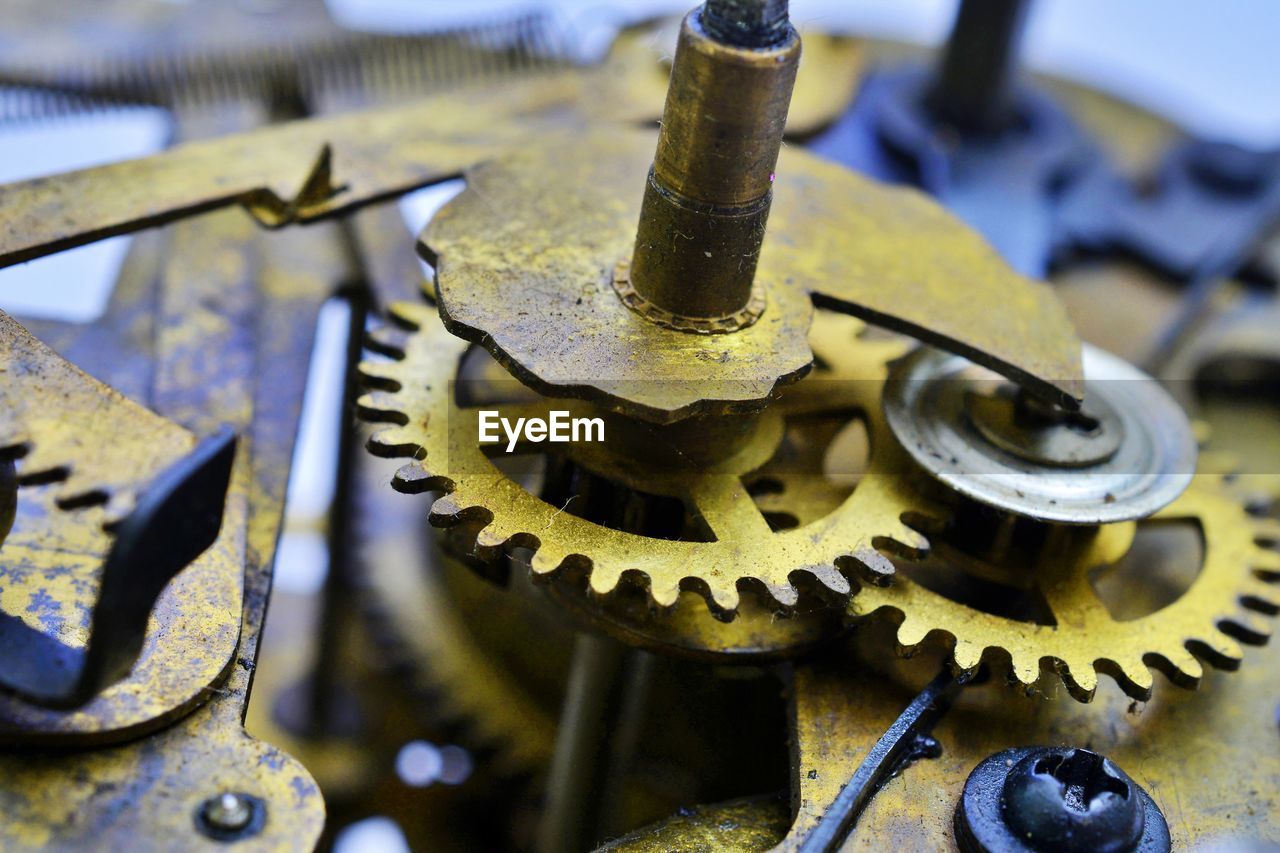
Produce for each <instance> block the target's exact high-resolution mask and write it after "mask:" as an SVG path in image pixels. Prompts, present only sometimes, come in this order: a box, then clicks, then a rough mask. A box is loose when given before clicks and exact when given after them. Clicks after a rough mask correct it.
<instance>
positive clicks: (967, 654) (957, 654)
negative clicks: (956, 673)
mask: <svg viewBox="0 0 1280 853" xmlns="http://www.w3.org/2000/svg"><path fill="white" fill-rule="evenodd" d="M952 658H953V659H954V660H955V663H956V667H957V668H958V669H960V670H963V671H964V672H973V671H974V670H976V669H977V668H978V664H980V663H981V662H982V647H981V646H980V645H978V644H977V643H972V642H969V641H968V640H957V641H956V647H955V650H954V651H953V652H952Z"/></svg>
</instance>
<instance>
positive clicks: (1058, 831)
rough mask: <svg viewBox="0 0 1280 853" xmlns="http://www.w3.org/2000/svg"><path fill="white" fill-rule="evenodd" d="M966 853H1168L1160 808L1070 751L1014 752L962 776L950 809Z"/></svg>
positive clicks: (1113, 770) (1101, 764)
mask: <svg viewBox="0 0 1280 853" xmlns="http://www.w3.org/2000/svg"><path fill="white" fill-rule="evenodd" d="M955 833H956V843H957V844H958V845H959V847H960V849H961V850H963V851H965V853H997V851H998V853H1040V851H1044V853H1076V851H1086V850H1087V851H1095V850H1096V851H1107V852H1108V853H1127V851H1134V853H1168V850H1169V848H1170V839H1169V826H1168V824H1167V823H1166V822H1165V819H1164V815H1162V814H1161V813H1160V808H1159V806H1157V805H1156V803H1155V801H1154V800H1152V799H1151V796H1150V795H1149V794H1147V792H1146V791H1144V790H1143V789H1142V788H1141V787H1140V786H1139V785H1138V784H1137V783H1136V782H1134V781H1133V780H1132V779H1130V778H1129V777H1128V776H1127V775H1125V773H1124V771H1123V770H1121V769H1120V768H1119V767H1117V766H1116V765H1115V764H1114V763H1113V762H1111V761H1108V760H1107V759H1106V758H1104V757H1103V756H1101V755H1098V754H1097V753H1095V752H1091V751H1089V750H1086V749H1072V748H1070V747H1044V746H1041V747H1018V748H1016V749H1007V750H1004V751H1003V752H997V753H995V754H994V755H991V756H989V757H988V758H987V759H985V760H984V761H983V762H982V763H980V764H979V765H978V766H977V767H975V768H974V770H973V772H972V773H970V774H969V778H968V780H967V781H966V782H965V785H964V794H963V795H962V796H961V798H960V802H959V803H958V804H957V806H956V816H955Z"/></svg>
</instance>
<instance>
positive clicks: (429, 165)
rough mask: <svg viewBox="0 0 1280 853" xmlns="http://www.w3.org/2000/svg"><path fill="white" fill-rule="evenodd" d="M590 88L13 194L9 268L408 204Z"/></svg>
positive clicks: (423, 108)
mask: <svg viewBox="0 0 1280 853" xmlns="http://www.w3.org/2000/svg"><path fill="white" fill-rule="evenodd" d="M579 82H580V81H579V78H577V77H572V76H567V75H565V74H550V73H549V74H545V75H535V76H533V77H530V78H527V79H524V80H520V81H518V82H510V83H508V84H506V85H504V86H502V87H497V88H495V87H489V88H485V87H479V89H478V90H477V91H466V90H465V89H463V90H459V91H454V92H450V93H445V94H440V95H436V96H433V97H430V98H426V99H423V100H422V101H418V102H416V103H414V104H413V105H411V106H407V107H406V106H401V107H387V108H380V109H372V110H368V111H365V112H355V113H347V114H343V115H340V116H334V117H327V118H319V119H313V120H306V121H296V122H291V123H288V124H282V125H276V126H272V127H268V128H263V129H259V130H253V131H249V132H247V133H242V134H236V135H231V136H227V137H223V138H215V139H211V140H202V141H197V142H188V143H185V144H183V145H179V146H176V147H174V148H171V149H169V150H167V151H164V152H162V153H160V154H157V155H155V156H152V157H148V158H144V159H141V160H129V161H124V162H121V163H113V164H109V165H106V166H99V167H95V168H90V169H84V170H81V171H77V172H69V173H66V174H63V175H58V176H54V177H46V178H34V179H31V180H28V181H20V182H17V183H13V184H9V185H8V186H5V187H3V188H0V204H2V205H3V207H4V209H5V211H6V216H5V219H4V221H3V222H2V223H0V266H8V265H11V264H14V263H19V262H21V261H24V260H30V259H32V258H35V257H40V256H42V255H47V254H50V253H53V252H58V251H62V250H64V249H68V248H71V247H73V246H78V245H81V244H84V243H88V242H93V241H95V240H100V239H103V238H104V237H109V236H112V235H115V234H122V233H127V232H130V231H136V230H138V229H141V228H147V227H150V226H154V225H160V224H163V223H165V222H170V221H173V220H175V219H179V218H182V217H184V216H189V215H192V214H195V213H199V212H201V211H206V210H212V209H215V208H219V207H226V206H231V205H237V204H239V205H243V206H245V207H246V208H247V209H248V210H249V211H250V213H252V214H253V215H254V217H256V218H257V219H258V220H259V221H260V222H261V223H262V224H264V225H267V226H269V227H278V226H282V225H286V224H289V223H293V222H305V221H310V220H313V219H316V218H320V217H325V216H330V215H334V214H336V213H339V212H344V211H348V210H351V209H353V208H355V207H359V206H361V205H365V204H369V203H372V202H375V201H379V200H382V199H385V198H389V197H393V196H396V195H400V194H402V193H405V192H408V191H409V190H413V189H417V188H418V187H421V186H425V185H427V184H430V183H433V182H435V181H439V180H442V179H444V178H447V177H450V176H452V175H455V174H458V173H459V172H461V171H462V170H463V169H464V168H465V167H466V166H468V165H469V164H471V163H474V162H476V161H477V160H479V159H482V158H484V157H487V156H492V155H493V154H495V153H497V152H499V151H501V150H504V149H505V148H508V147H510V146H511V145H513V144H517V143H518V142H520V141H521V140H523V139H525V138H526V137H527V136H528V135H529V134H535V133H537V132H538V131H539V127H540V125H541V123H542V122H544V121H545V120H547V116H548V114H553V113H554V112H555V110H556V109H557V108H563V107H565V106H566V105H567V104H569V103H571V102H572V101H573V100H574V98H575V97H576V95H577V94H578V92H579V85H578V84H579ZM481 92H482V93H483V94H481Z"/></svg>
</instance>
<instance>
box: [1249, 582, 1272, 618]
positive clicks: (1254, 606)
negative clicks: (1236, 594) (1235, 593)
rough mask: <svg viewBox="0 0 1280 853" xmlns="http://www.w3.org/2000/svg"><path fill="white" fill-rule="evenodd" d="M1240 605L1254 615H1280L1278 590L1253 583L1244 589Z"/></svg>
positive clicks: (1263, 584)
mask: <svg viewBox="0 0 1280 853" xmlns="http://www.w3.org/2000/svg"><path fill="white" fill-rule="evenodd" d="M1240 604H1241V605H1243V606H1245V607H1247V608H1249V609H1250V610H1252V611H1254V612H1256V613H1265V614H1266V615H1268V616H1275V615H1277V614H1280V589H1277V588H1276V587H1274V586H1268V585H1267V584H1265V583H1263V582H1261V581H1254V582H1253V583H1251V584H1248V585H1247V586H1246V587H1245V592H1244V594H1243V595H1241V596H1240Z"/></svg>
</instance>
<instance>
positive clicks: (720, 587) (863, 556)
mask: <svg viewBox="0 0 1280 853" xmlns="http://www.w3.org/2000/svg"><path fill="white" fill-rule="evenodd" d="M393 313H394V316H395V318H396V319H397V320H398V321H399V322H400V323H401V324H403V325H404V326H406V327H408V328H410V329H411V330H412V334H410V335H408V336H407V338H406V339H405V341H404V346H403V348H402V349H401V348H399V347H398V346H397V345H396V344H394V343H390V342H389V341H388V340H387V339H386V338H384V339H383V349H384V351H388V352H393V353H394V354H396V355H398V356H399V358H398V360H392V361H366V362H365V363H364V364H363V365H362V366H361V371H362V373H363V374H364V376H365V377H366V379H367V380H368V381H369V382H370V383H371V384H373V385H376V386H379V387H381V388H383V389H386V390H380V391H375V392H373V393H370V394H368V395H366V396H364V397H362V398H361V400H360V409H361V414H362V415H363V416H365V417H366V418H368V419H370V420H378V421H390V422H393V423H396V424H398V425H397V426H393V427H391V428H388V429H384V430H382V431H380V432H378V433H377V434H375V435H374V436H373V438H372V439H371V440H370V442H369V446H370V448H371V450H373V451H374V452H375V453H378V454H379V455H384V456H391V457H412V458H413V459H414V460H415V461H414V462H412V463H410V464H409V465H407V466H405V467H404V468H402V469H401V470H400V471H399V472H398V474H397V476H396V478H395V481H394V485H395V487H396V488H397V489H399V490H400V491H404V492H411V493H416V492H424V491H443V492H444V493H445V494H444V496H443V497H440V498H439V499H438V500H436V502H435V503H434V504H433V505H432V508H431V521H432V523H433V524H435V525H437V526H441V527H451V526H455V525H463V526H464V530H465V531H467V532H466V537H467V539H468V540H470V545H469V547H471V549H472V552H473V554H474V555H475V556H476V557H478V558H480V559H481V560H483V561H488V562H490V563H496V562H500V561H502V560H503V559H504V556H505V554H506V553H507V552H508V551H509V550H510V549H514V548H528V549H532V550H533V551H534V552H535V553H534V555H533V558H532V560H531V561H530V563H531V566H532V570H533V572H534V574H535V576H550V575H552V574H553V573H557V572H560V571H562V570H568V571H569V572H572V573H576V572H582V573H583V574H586V575H588V576H589V588H590V590H591V591H592V592H593V593H595V594H597V595H604V594H608V593H611V592H613V591H614V590H615V589H617V588H618V587H619V584H620V582H625V583H626V584H627V585H630V586H640V587H643V588H646V589H647V590H648V593H649V595H650V597H651V600H652V601H653V602H655V603H656V604H657V605H658V606H659V607H661V608H664V609H665V608H670V607H671V606H673V605H674V604H675V603H676V600H677V598H678V596H679V594H680V592H681V591H682V590H693V591H696V592H698V593H700V594H701V595H702V596H703V597H704V598H705V599H706V600H707V602H708V604H709V605H710V607H711V609H712V611H713V612H714V613H716V615H718V616H721V617H722V618H731V617H732V614H733V613H734V612H735V611H736V609H737V607H738V603H739V592H740V590H742V589H746V588H755V589H757V590H759V591H762V592H764V593H766V594H767V596H768V597H769V598H767V599H765V600H772V601H773V602H776V603H777V604H778V605H780V606H781V607H782V608H783V609H791V608H793V607H794V605H795V604H796V602H797V601H798V597H799V591H798V590H797V588H796V586H795V585H794V584H793V580H796V579H798V575H803V574H805V573H807V574H808V575H811V576H812V577H814V578H816V579H817V581H818V582H819V583H820V584H821V587H822V588H825V590H826V591H828V592H829V593H834V594H835V595H836V596H838V597H841V598H843V597H845V596H847V595H848V594H849V592H850V591H851V586H850V583H849V580H848V578H847V577H846V573H847V572H850V571H858V572H860V573H861V575H862V577H863V579H864V580H870V581H871V582H873V583H877V582H883V580H884V577H885V576H887V575H888V574H891V573H892V571H893V566H892V564H891V563H890V561H889V560H888V559H887V558H886V557H885V556H884V555H883V554H881V553H880V552H879V550H878V549H883V548H885V547H890V548H892V549H893V550H895V551H902V552H904V553H906V552H915V553H922V552H923V550H924V549H925V548H926V547H927V542H926V541H925V539H924V538H923V537H922V536H921V535H920V534H919V533H918V532H916V531H914V530H912V529H911V528H909V527H907V526H906V525H905V524H904V523H903V522H902V520H901V514H902V511H903V510H904V509H907V508H911V507H913V505H914V503H915V500H914V499H913V498H911V496H910V494H909V493H908V492H906V491H905V490H904V489H905V484H904V483H903V478H902V477H900V476H898V474H897V472H900V471H901V470H902V466H903V464H904V463H905V459H904V458H903V456H902V453H901V451H900V450H899V449H898V448H897V445H896V444H895V443H894V441H893V439H892V437H891V436H890V434H889V433H888V431H887V427H886V426H885V424H884V421H883V420H882V419H881V417H880V415H879V397H880V390H881V387H882V385H883V381H884V377H885V373H886V368H885V365H886V363H887V362H888V361H889V360H891V359H892V358H894V357H896V356H897V355H900V354H901V353H902V351H903V348H904V344H903V343H901V342H898V341H883V340H867V339H860V338H858V337H857V334H858V333H859V332H860V331H861V330H862V328H863V326H862V324H861V323H860V322H858V321H856V320H852V319H850V318H847V317H841V316H839V315H834V314H830V315H829V314H827V313H826V312H818V314H819V316H820V318H821V319H820V321H819V322H818V323H816V324H815V327H814V334H813V335H812V344H813V346H814V349H815V351H816V352H818V354H819V359H820V363H821V364H822V365H824V366H825V367H823V368H821V369H819V370H817V371H815V373H814V374H813V376H812V377H811V378H810V379H807V380H805V381H804V382H801V383H799V384H798V385H797V386H795V387H794V388H792V389H789V390H788V392H787V393H786V394H784V395H783V396H782V397H781V399H779V400H778V402H777V403H775V404H774V405H772V406H770V408H769V410H768V411H767V412H766V413H765V414H764V415H762V416H761V421H760V423H759V425H758V427H757V428H756V429H755V431H754V436H755V437H754V438H753V439H751V440H750V441H749V442H748V443H747V445H746V446H745V447H744V448H743V450H742V451H741V452H738V453H736V454H734V455H733V456H732V457H731V458H730V459H729V460H728V461H726V462H724V463H722V464H720V465H719V466H718V467H717V468H715V469H714V470H710V471H708V470H705V469H702V468H699V467H697V466H686V467H685V468H684V469H683V470H682V471H679V472H677V473H676V474H672V473H671V472H667V473H665V474H658V475H655V476H653V477H650V478H646V477H645V475H644V472H643V471H642V470H640V471H638V470H637V469H638V468H639V469H642V468H643V467H644V466H643V465H637V463H636V462H635V461H634V460H633V461H630V462H628V461H627V460H625V459H619V458H614V457H613V456H611V455H609V454H610V453H613V452H614V451H612V450H610V445H608V444H606V443H598V444H594V445H585V444H583V445H573V446H572V447H573V448H575V449H580V448H584V447H586V448H591V450H589V451H588V452H587V458H584V459H583V460H582V464H584V465H585V466H587V467H589V468H590V469H592V470H595V471H597V472H598V471H607V472H609V473H610V474H611V475H612V476H614V477H615V478H616V477H619V476H620V477H624V478H630V479H631V480H632V482H634V483H638V484H640V485H643V486H644V487H645V491H646V492H648V493H650V494H655V493H656V494H660V495H667V496H670V497H676V498H679V499H680V500H682V501H683V502H684V503H685V505H686V506H688V507H689V512H690V513H691V514H692V515H693V516H695V517H696V518H697V519H698V520H699V521H702V522H705V524H706V526H707V527H708V528H709V530H710V535H711V540H712V541H682V540H675V539H659V538H655V537H649V536H642V535H638V534H634V533H628V532H623V531H622V530H618V529H613V528H611V527H606V526H604V525H603V524H599V523H595V522H593V521H589V520H587V519H585V518H580V517H578V516H575V515H573V514H572V513H571V512H568V511H565V510H566V507H564V506H554V505H552V504H550V503H548V502H545V501H543V500H541V499H540V498H539V497H537V496H536V495H534V494H531V493H530V492H529V491H527V490H526V489H525V488H524V487H523V486H522V485H521V484H520V483H519V482H517V481H516V480H514V479H512V478H511V477H508V476H507V475H505V474H503V473H501V472H500V471H499V469H498V468H497V467H495V465H494V463H493V462H491V461H490V460H489V458H488V457H487V456H486V455H485V453H484V450H483V448H481V447H480V446H479V444H478V439H477V436H478V429H477V411H478V410H477V409H476V408H471V407H465V406H456V405H455V403H454V400H452V399H451V398H452V397H453V396H454V395H453V394H452V393H451V387H452V383H451V380H453V379H454V378H455V376H457V375H458V373H457V371H458V367H459V364H460V361H461V359H462V357H463V355H464V354H465V353H466V351H467V347H468V345H467V343H466V342H465V341H462V340H460V339H458V338H455V337H453V336H452V335H450V334H449V333H448V332H447V331H446V330H445V328H444V326H443V324H442V323H441V321H440V319H439V317H438V316H437V314H436V311H435V309H434V308H433V307H432V306H429V305H425V304H399V305H396V306H395V307H394V309H393ZM821 380H839V381H821ZM559 402H560V401H557V404H559ZM564 402H565V404H566V405H569V403H570V401H564ZM549 405H550V401H548V400H546V399H542V398H537V401H536V402H532V403H521V404H514V405H505V406H503V407H502V408H503V410H504V411H503V414H504V416H510V415H512V414H513V413H514V410H515V409H517V408H519V413H520V415H521V416H533V415H536V414H537V413H539V412H541V413H543V414H544V415H545V413H546V411H547V410H548V408H549ZM838 412H846V413H847V412H857V413H858V414H860V416H861V417H862V418H864V419H865V422H866V428H867V434H868V437H869V443H870V447H871V449H872V452H871V459H870V464H869V468H868V471H867V473H866V475H865V476H863V477H862V479H861V481H860V482H859V483H858V485H857V487H856V488H855V489H853V491H852V493H851V494H848V495H847V497H846V498H845V499H844V501H843V503H840V504H839V505H838V507H837V508H835V509H834V510H832V511H830V512H829V513H827V514H826V515H825V516H823V517H821V518H819V519H816V520H814V521H812V522H810V523H806V524H801V525H798V526H796V527H794V528H791V529H785V530H778V531H776V532H775V530H774V529H773V528H772V527H771V525H770V523H769V522H768V521H767V520H766V514H765V512H763V511H762V509H761V505H760V504H758V503H757V502H756V501H755V499H754V498H753V496H752V495H751V494H750V493H749V492H748V490H747V488H746V486H745V485H744V483H743V479H742V477H744V476H746V475H748V474H750V473H751V472H753V471H756V470H758V469H760V468H761V467H762V466H763V465H764V463H766V462H767V461H768V460H769V459H770V457H772V456H773V455H774V451H775V450H776V449H777V447H778V445H779V444H780V442H781V441H782V436H783V432H784V428H783V427H784V425H783V417H784V416H785V417H798V416H802V415H803V416H810V415H814V414H818V413H838ZM619 443H625V442H619ZM566 447H570V445H566ZM570 452H574V451H573V450H571V451H570ZM595 454H600V456H595ZM805 502H806V503H807V504H808V505H811V506H812V505H818V504H820V503H821V502H820V501H819V502H815V501H814V499H813V498H812V497H809V498H806V499H805ZM473 526H474V527H473ZM473 530H474V531H475V532H474V534H473V533H472V531H473ZM819 591H822V590H821V589H820V590H819Z"/></svg>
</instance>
